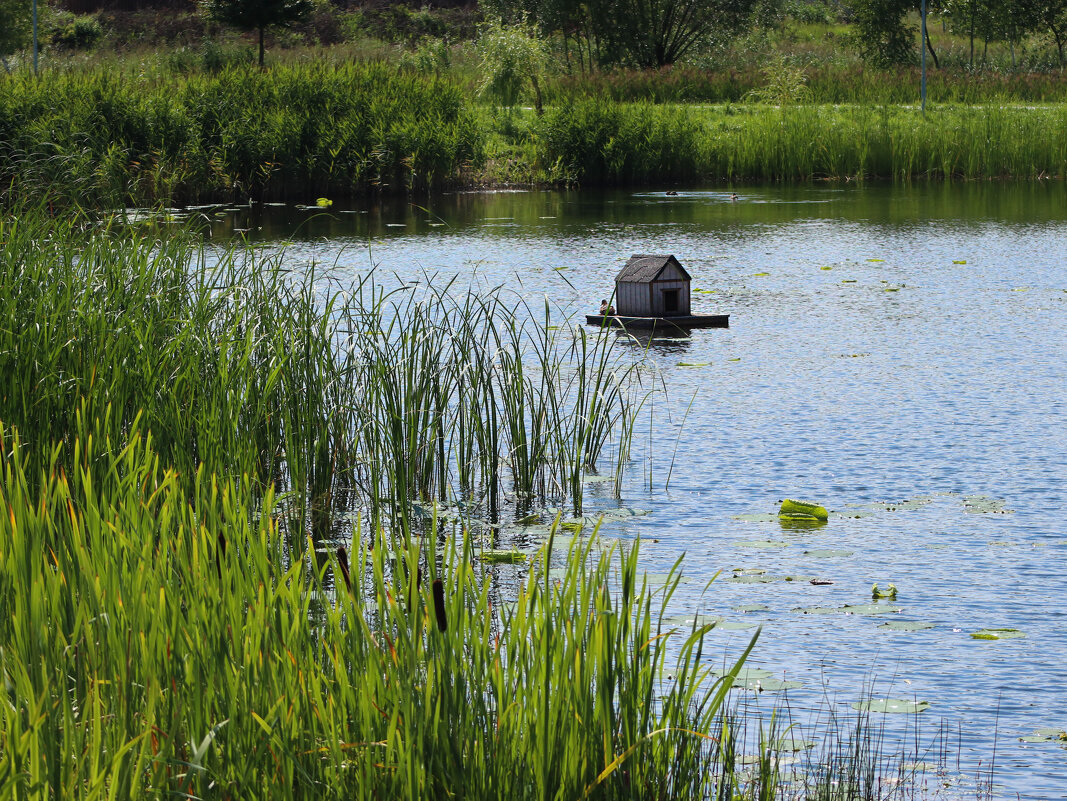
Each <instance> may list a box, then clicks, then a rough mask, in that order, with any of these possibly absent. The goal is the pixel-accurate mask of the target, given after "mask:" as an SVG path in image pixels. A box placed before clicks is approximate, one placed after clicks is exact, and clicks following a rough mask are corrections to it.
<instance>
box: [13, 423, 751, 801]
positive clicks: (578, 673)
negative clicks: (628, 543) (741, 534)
mask: <svg viewBox="0 0 1067 801" xmlns="http://www.w3.org/2000/svg"><path fill="white" fill-rule="evenodd" d="M71 433H72V444H71V446H70V447H71V452H70V454H69V456H70V461H71V463H72V464H74V465H75V469H73V470H70V471H67V470H62V469H59V468H58V464H59V462H60V461H63V459H62V457H63V454H62V453H61V452H60V451H61V449H62V447H63V446H57V449H56V450H55V451H54V452H53V458H52V464H51V465H49V466H48V467H47V468H46V469H45V471H44V473H43V474H41V475H30V474H29V473H28V470H29V460H28V459H27V458H26V456H25V455H24V452H25V450H26V448H27V447H28V446H27V444H26V443H24V442H23V441H22V439H21V437H20V435H19V434H18V432H17V431H16V430H14V429H12V428H8V427H6V426H5V427H4V428H3V429H2V431H0V447H2V449H3V470H2V475H0V499H2V500H0V502H2V504H3V511H4V514H3V515H0V542H2V543H3V547H2V548H0V611H2V613H3V614H2V615H0V642H3V643H4V647H3V648H2V649H0V670H2V673H3V678H4V683H5V687H6V690H5V695H4V703H3V704H0V794H2V795H3V796H4V797H5V798H13V797H27V798H42V797H51V798H85V799H89V798H142V797H147V798H162V797H175V796H181V797H187V798H218V799H225V798H272V799H281V798H308V797H316V798H365V799H380V798H408V799H421V798H426V797H444V796H449V797H457V798H470V799H476V798H487V799H488V798H493V799H495V798H500V797H501V794H503V795H504V796H506V797H508V798H519V799H523V798H528V799H544V798H579V797H589V798H663V797H665V796H664V795H663V794H664V792H666V793H667V797H671V798H705V797H708V795H709V792H710V790H711V788H713V787H714V786H715V784H716V781H718V780H719V779H720V778H721V776H722V773H723V769H724V767H725V770H726V771H728V772H729V771H732V770H733V768H734V766H732V765H726V766H723V765H721V764H720V765H717V764H716V762H715V754H714V749H713V748H711V747H710V745H711V742H712V740H711V738H712V736H713V735H712V734H710V733H709V732H714V731H716V719H717V716H718V714H719V712H720V711H721V710H722V708H723V705H724V699H725V697H726V692H727V690H728V687H729V681H730V679H729V678H727V679H726V680H720V681H717V682H716V681H713V680H712V679H711V677H709V675H708V673H707V671H708V669H709V668H707V667H701V666H700V662H701V657H702V645H701V642H702V640H701V635H702V634H703V630H696V631H693V632H688V633H678V632H674V633H671V632H670V630H669V627H668V626H666V625H665V624H664V623H663V620H662V611H661V609H662V600H663V597H662V596H660V595H658V594H657V593H656V592H653V591H652V590H650V589H649V588H648V587H647V586H646V585H645V584H644V582H643V580H642V579H641V577H640V574H639V572H638V569H637V559H638V553H637V549H633V550H631V551H628V552H623V551H610V550H609V551H608V552H605V553H603V554H601V555H600V556H599V557H594V556H592V555H591V547H592V542H593V541H592V540H590V545H586V546H578V545H574V546H572V548H571V550H570V551H569V553H567V555H566V557H565V559H564V564H565V565H566V571H565V577H564V578H563V579H562V580H557V579H555V578H552V577H550V575H549V573H548V571H547V565H548V563H549V559H550V548H551V546H550V545H549V547H546V548H545V549H544V550H543V551H542V553H541V554H540V556H539V560H538V562H537V566H535V567H534V568H533V569H532V570H531V571H530V572H529V574H528V576H527V577H526V578H525V579H524V580H523V581H522V582H521V583H520V584H519V586H518V589H517V592H516V595H515V597H514V598H513V599H506V602H505V600H502V599H498V598H494V597H492V595H491V590H490V582H489V581H488V578H487V577H486V576H485V575H483V573H482V572H481V570H480V569H479V568H478V567H477V566H476V561H475V560H474V559H473V548H472V545H471V542H470V540H469V539H468V540H464V541H462V542H460V543H456V542H455V541H452V543H453V544H452V545H449V546H446V547H444V548H443V549H441V550H435V549H434V548H435V546H434V543H435V540H436V537H430V538H428V539H427V540H426V541H425V542H424V543H422V544H421V545H420V543H419V542H418V541H416V540H413V539H401V540H395V541H393V543H392V546H391V547H390V548H382V547H379V548H372V547H371V546H370V545H369V544H368V543H367V542H364V541H362V540H361V539H360V538H359V537H357V538H356V539H355V544H354V546H353V548H354V553H353V557H352V562H351V566H350V567H349V568H348V571H350V573H351V576H352V578H351V580H350V587H349V586H348V585H346V583H345V581H341V580H337V581H332V580H331V577H332V576H333V575H334V572H335V571H337V572H340V563H339V561H338V557H335V556H333V555H330V554H327V553H323V552H322V551H317V550H316V547H315V544H314V542H313V541H312V540H311V539H310V538H309V539H307V540H305V541H304V542H303V544H302V546H301V547H300V548H298V549H295V550H294V549H293V548H292V545H291V543H288V542H287V541H286V539H285V538H283V536H282V532H281V529H280V528H279V525H278V523H277V521H276V519H275V512H276V508H275V506H274V503H273V496H272V494H271V493H270V492H268V493H267V495H266V497H264V498H260V497H258V496H257V494H256V493H254V492H252V488H251V487H250V486H249V484H248V482H247V479H227V478H224V477H220V476H215V475H209V474H207V473H206V472H205V471H203V470H200V471H197V473H196V474H195V475H194V476H192V477H189V478H183V477H181V476H179V475H177V474H176V473H175V472H173V471H171V470H167V469H164V468H163V467H162V466H161V464H162V460H161V456H160V454H159V453H158V452H155V451H154V449H153V438H152V437H151V436H150V435H149V434H148V433H147V432H146V431H145V430H144V429H143V428H142V427H141V425H140V424H137V425H135V426H133V427H132V428H130V429H128V430H125V431H122V430H120V429H117V428H116V427H115V421H114V419H113V418H108V417H103V418H96V419H92V420H90V419H89V418H86V417H81V418H80V419H79V421H78V423H77V426H76V427H75V429H74V430H73V431H72V432H71ZM119 439H122V440H124V441H125V445H124V446H123V447H117V446H116V445H115V443H116V441H118V440H119ZM94 465H95V467H94ZM95 474H102V475H103V476H104V478H103V480H98V479H97V478H96V477H95ZM34 487H36V489H35V488H34ZM420 565H421V566H422V567H421V568H420ZM423 570H425V572H423ZM345 575H346V576H347V575H348V572H347V571H346V573H345ZM678 579H679V574H678V573H677V572H675V573H674V574H673V577H672V581H671V583H670V584H669V586H668V588H667V593H668V594H669V593H670V592H671V591H673V588H674V587H675V586H676V585H677V581H678ZM346 580H347V579H346ZM657 592H658V591H657ZM668 640H679V641H680V642H679V644H678V649H679V650H678V653H679V654H680V656H679V657H678V662H679V664H680V668H679V669H678V671H675V672H676V673H677V677H676V679H675V680H674V681H673V682H671V681H667V680H665V679H664V678H663V675H664V673H665V672H667V671H668V670H670V669H672V668H673V664H669V663H667V661H666V660H667V654H668ZM739 664H740V663H738V665H739ZM732 675H734V674H731V676H732Z"/></svg>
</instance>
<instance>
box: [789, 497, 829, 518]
mask: <svg viewBox="0 0 1067 801" xmlns="http://www.w3.org/2000/svg"><path fill="white" fill-rule="evenodd" d="M778 516H779V517H789V518H798V517H799V518H806V517H813V518H815V519H816V520H826V519H827V517H828V513H827V511H826V507H825V506H820V505H819V504H816V503H808V502H807V501H795V500H793V499H792V498H786V499H785V500H784V501H782V505H781V507H779V509H778Z"/></svg>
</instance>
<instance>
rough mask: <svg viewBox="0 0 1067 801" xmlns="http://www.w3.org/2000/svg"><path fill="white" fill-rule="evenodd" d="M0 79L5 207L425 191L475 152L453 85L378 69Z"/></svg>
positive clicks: (476, 143)
mask: <svg viewBox="0 0 1067 801" xmlns="http://www.w3.org/2000/svg"><path fill="white" fill-rule="evenodd" d="M0 84H2V87H3V91H0V179H2V184H3V185H4V187H5V189H6V190H9V192H10V195H11V196H12V197H16V198H17V197H31V196H41V195H46V196H51V197H53V198H54V199H56V200H57V201H59V202H66V203H69V202H71V201H73V202H76V203H82V204H89V205H112V206H118V205H126V204H128V203H184V202H193V201H195V200H201V199H222V200H231V199H244V198H249V197H255V198H259V197H268V198H269V197H287V196H292V195H298V196H303V197H307V196H308V195H311V196H312V197H314V196H315V195H316V194H330V195H334V196H340V195H351V194H355V193H360V192H367V191H370V190H371V189H372V188H376V187H384V186H391V187H393V188H394V189H406V188H424V187H432V186H437V185H440V184H441V183H443V182H445V181H448V180H450V179H452V178H453V177H454V176H455V175H456V174H457V173H458V171H459V169H460V167H461V166H462V165H463V164H464V163H465V162H467V161H468V160H471V159H475V158H476V157H477V156H478V154H479V152H480V149H481V141H482V136H481V134H480V132H479V131H478V130H477V129H476V127H475V125H474V122H473V117H472V115H471V113H470V111H469V110H468V108H467V104H466V102H465V100H464V98H463V96H462V94H461V93H460V91H459V89H457V88H456V87H454V86H452V85H451V84H449V83H448V82H446V81H445V80H443V79H440V78H437V77H434V76H421V75H414V74H410V73H404V72H401V71H398V70H396V69H393V68H390V67H387V66H385V65H382V64H376V65H375V64H371V65H360V64H345V65H331V66H312V65H298V66H279V67H276V68H275V69H273V70H271V71H270V72H262V71H259V70H256V69H254V68H253V67H231V68H227V69H224V70H222V71H220V72H218V73H214V74H193V75H160V74H152V73H149V74H143V75H138V74H122V75H118V74H112V73H110V72H108V71H104V70H100V71H91V72H69V73H64V72H58V73H57V72H48V73H46V74H44V75H42V76H40V77H39V78H36V77H34V76H26V75H23V76H17V75H13V76H8V77H3V76H0Z"/></svg>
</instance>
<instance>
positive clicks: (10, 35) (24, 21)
mask: <svg viewBox="0 0 1067 801" xmlns="http://www.w3.org/2000/svg"><path fill="white" fill-rule="evenodd" d="M30 8H31V5H30V0H0V60H2V61H3V64H4V69H5V70H6V69H7V68H8V67H7V57H8V56H9V55H11V54H12V53H14V52H15V51H16V50H21V49H22V48H23V47H25V46H26V45H27V43H28V42H29V40H30Z"/></svg>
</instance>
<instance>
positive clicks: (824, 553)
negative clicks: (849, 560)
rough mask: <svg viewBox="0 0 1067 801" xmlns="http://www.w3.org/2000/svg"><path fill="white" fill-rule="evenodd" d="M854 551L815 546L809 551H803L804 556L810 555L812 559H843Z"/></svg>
mask: <svg viewBox="0 0 1067 801" xmlns="http://www.w3.org/2000/svg"><path fill="white" fill-rule="evenodd" d="M854 553H855V551H842V550H837V549H835V548H816V549H814V550H811V551H804V555H805V556H810V557H812V558H813V559H843V558H844V557H846V556H852V554H854Z"/></svg>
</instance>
